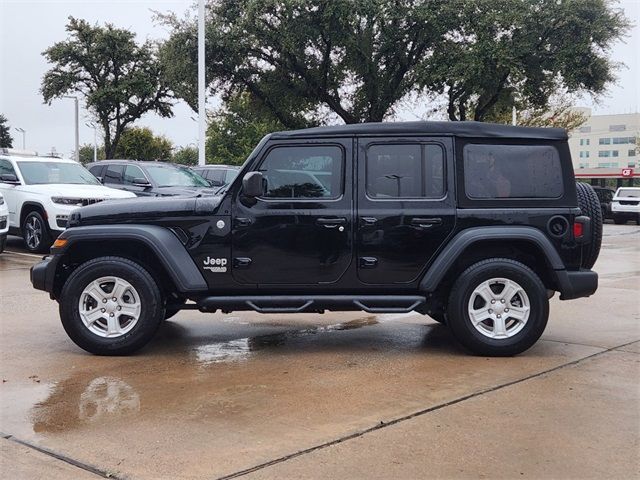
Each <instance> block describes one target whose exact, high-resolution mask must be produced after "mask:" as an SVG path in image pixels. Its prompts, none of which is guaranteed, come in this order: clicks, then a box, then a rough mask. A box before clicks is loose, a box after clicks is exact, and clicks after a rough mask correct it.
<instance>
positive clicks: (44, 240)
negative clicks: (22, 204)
mask: <svg viewBox="0 0 640 480" xmlns="http://www.w3.org/2000/svg"><path fill="white" fill-rule="evenodd" d="M22 238H23V239H24V243H25V246H26V247H27V250H29V251H30V252H33V253H45V252H47V251H49V247H51V244H52V243H53V238H52V237H51V232H49V227H48V226H47V222H45V220H44V218H42V215H41V214H40V212H35V211H34V212H31V213H29V214H28V215H27V216H26V217H25V218H24V221H23V222H22Z"/></svg>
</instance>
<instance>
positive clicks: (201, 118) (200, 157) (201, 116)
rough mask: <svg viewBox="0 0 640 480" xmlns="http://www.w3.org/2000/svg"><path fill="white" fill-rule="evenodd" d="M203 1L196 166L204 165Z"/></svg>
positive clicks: (201, 3) (201, 5)
mask: <svg viewBox="0 0 640 480" xmlns="http://www.w3.org/2000/svg"><path fill="white" fill-rule="evenodd" d="M204 11H205V10H204V0H198V165H204V164H205V156H204V149H205V135H206V131H207V113H206V111H205V109H206V104H207V102H206V100H205V86H206V84H205V76H204V67H205V63H204Z"/></svg>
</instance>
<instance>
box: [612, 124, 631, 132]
mask: <svg viewBox="0 0 640 480" xmlns="http://www.w3.org/2000/svg"><path fill="white" fill-rule="evenodd" d="M626 129H627V126H626V125H609V131H610V132H624V131H625V130H626Z"/></svg>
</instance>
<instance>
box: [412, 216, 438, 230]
mask: <svg viewBox="0 0 640 480" xmlns="http://www.w3.org/2000/svg"><path fill="white" fill-rule="evenodd" d="M411 225H415V226H417V227H420V228H431V227H433V226H434V225H442V219H441V218H439V217H434V218H412V219H411Z"/></svg>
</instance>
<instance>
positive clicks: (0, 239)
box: [0, 193, 9, 253]
mask: <svg viewBox="0 0 640 480" xmlns="http://www.w3.org/2000/svg"><path fill="white" fill-rule="evenodd" d="M8 231H9V209H8V208H7V202H5V201H4V197H3V196H2V194H1V193H0V253H2V252H4V247H5V245H6V244H7V232H8Z"/></svg>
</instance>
